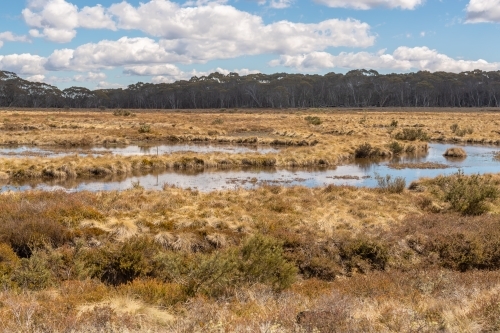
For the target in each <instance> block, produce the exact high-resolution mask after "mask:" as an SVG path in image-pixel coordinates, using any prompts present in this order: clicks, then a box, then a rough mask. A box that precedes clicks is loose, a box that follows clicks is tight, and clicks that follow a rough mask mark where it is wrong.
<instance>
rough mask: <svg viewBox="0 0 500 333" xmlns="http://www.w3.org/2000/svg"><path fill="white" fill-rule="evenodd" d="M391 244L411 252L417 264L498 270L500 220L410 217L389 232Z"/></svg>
mask: <svg viewBox="0 0 500 333" xmlns="http://www.w3.org/2000/svg"><path fill="white" fill-rule="evenodd" d="M391 233H392V234H393V235H395V236H396V238H395V242H394V243H395V244H398V245H397V246H400V245H401V242H400V241H399V240H400V239H402V238H403V239H404V240H405V243H406V245H407V246H408V247H409V248H410V249H411V250H413V251H414V255H415V256H417V257H418V258H419V261H420V262H421V265H424V266H427V265H436V264H438V265H439V266H443V267H446V268H450V269H454V270H460V271H467V270H471V269H486V270H495V269H499V268H500V219H499V218H498V217H496V216H488V215H482V216H473V217H471V216H457V215H456V214H426V215H422V216H410V217H408V218H406V219H405V221H403V223H402V224H401V225H400V226H398V227H396V228H395V230H393V231H392V232H391ZM395 252H397V251H395Z"/></svg>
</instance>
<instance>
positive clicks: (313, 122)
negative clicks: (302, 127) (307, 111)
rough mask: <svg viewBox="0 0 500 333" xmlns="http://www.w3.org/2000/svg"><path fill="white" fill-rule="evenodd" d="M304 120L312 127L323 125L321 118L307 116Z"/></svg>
mask: <svg viewBox="0 0 500 333" xmlns="http://www.w3.org/2000/svg"><path fill="white" fill-rule="evenodd" d="M304 119H305V121H307V122H308V123H309V124H311V125H321V123H322V121H321V119H320V118H319V117H313V116H307V117H305V118H304Z"/></svg>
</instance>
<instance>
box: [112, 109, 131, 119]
mask: <svg viewBox="0 0 500 333" xmlns="http://www.w3.org/2000/svg"><path fill="white" fill-rule="evenodd" d="M131 115H132V112H130V111H129V110H122V109H118V110H115V111H113V116H124V117H128V116H131Z"/></svg>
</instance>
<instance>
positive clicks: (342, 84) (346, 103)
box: [0, 69, 500, 109]
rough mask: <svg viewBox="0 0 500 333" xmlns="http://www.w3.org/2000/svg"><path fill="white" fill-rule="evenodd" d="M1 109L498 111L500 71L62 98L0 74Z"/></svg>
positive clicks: (218, 79) (304, 78) (218, 81)
mask: <svg viewBox="0 0 500 333" xmlns="http://www.w3.org/2000/svg"><path fill="white" fill-rule="evenodd" d="M0 106H2V107H28V108H104V107H106V108H133V109H190V108H191V109H194V108H196V109H203V108H288V107H291V108H294V107H369V106H377V107H389V106H393V107H394V106H397V107H405V106H409V107H498V106H500V71H495V72H484V71H480V70H475V71H471V72H462V73H459V74H455V73H446V72H435V73H430V72H426V71H420V72H417V73H405V74H387V75H382V74H379V73H378V72H377V71H374V70H364V69H361V70H353V71H350V72H348V73H346V74H336V73H328V74H325V75H304V74H287V73H277V74H270V75H268V74H251V75H246V76H240V75H239V74H237V73H229V74H228V75H223V74H220V73H217V72H216V73H212V74H210V75H208V76H202V77H196V76H195V77H192V78H191V79H190V80H189V81H185V80H181V81H177V82H174V83H160V84H152V83H143V82H139V83H137V84H131V85H129V86H128V87H127V88H125V89H100V90H89V89H87V88H82V87H71V88H67V89H64V90H60V89H58V88H57V87H55V86H51V85H48V84H45V83H39V82H30V81H27V80H24V79H22V78H20V77H18V76H17V75H16V74H15V73H12V72H6V71H0Z"/></svg>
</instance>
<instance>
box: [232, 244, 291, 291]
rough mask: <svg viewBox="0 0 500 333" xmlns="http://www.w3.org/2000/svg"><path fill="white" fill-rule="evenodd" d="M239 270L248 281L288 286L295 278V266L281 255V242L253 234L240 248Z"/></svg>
mask: <svg viewBox="0 0 500 333" xmlns="http://www.w3.org/2000/svg"><path fill="white" fill-rule="evenodd" d="M239 269H240V272H241V274H242V275H243V278H244V279H245V280H247V281H248V282H261V283H267V284H271V285H272V286H273V287H274V288H276V289H285V288H288V287H289V286H290V285H291V284H292V282H293V281H294V279H295V275H296V268H295V267H294V266H293V265H292V264H290V263H288V262H287V261H286V260H285V258H284V257H283V244H282V243H281V242H279V241H277V240H276V239H274V238H272V237H268V236H263V235H255V236H253V237H251V238H250V239H248V240H247V242H246V243H245V244H244V245H243V247H242V249H241V263H240V267H239Z"/></svg>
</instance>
